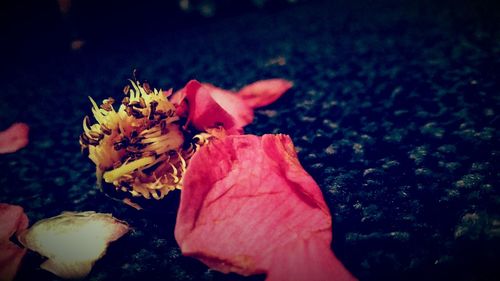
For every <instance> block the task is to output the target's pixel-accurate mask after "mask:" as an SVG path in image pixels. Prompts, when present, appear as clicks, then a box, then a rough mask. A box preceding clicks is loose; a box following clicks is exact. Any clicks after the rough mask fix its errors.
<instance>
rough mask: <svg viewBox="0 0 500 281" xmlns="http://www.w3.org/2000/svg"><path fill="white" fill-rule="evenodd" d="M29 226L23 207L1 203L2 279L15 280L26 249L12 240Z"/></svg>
mask: <svg viewBox="0 0 500 281" xmlns="http://www.w3.org/2000/svg"><path fill="white" fill-rule="evenodd" d="M27 227H28V217H27V216H26V215H25V214H24V211H23V208H21V207H19V206H15V205H9V204H4V203H0V281H9V280H13V279H14V277H15V275H16V273H17V271H18V269H19V266H20V265H21V260H22V258H23V257H24V254H26V249H21V248H20V247H18V246H17V245H16V244H14V243H12V242H11V241H10V237H11V236H12V235H14V234H15V233H17V232H19V231H22V230H24V229H26V228H27Z"/></svg>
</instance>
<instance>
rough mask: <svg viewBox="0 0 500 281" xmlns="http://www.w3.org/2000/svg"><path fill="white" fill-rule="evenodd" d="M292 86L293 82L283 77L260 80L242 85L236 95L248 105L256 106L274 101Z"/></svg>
mask: <svg viewBox="0 0 500 281" xmlns="http://www.w3.org/2000/svg"><path fill="white" fill-rule="evenodd" d="M292 87H293V83H292V82H290V81H288V80H285V79H268V80H260V81H257V82H254V83H252V84H249V85H247V86H245V87H243V88H242V89H241V90H240V91H239V92H238V97H240V98H242V99H243V100H244V101H245V103H246V104H247V105H248V106H249V107H251V108H258V107H262V106H266V105H269V104H271V103H273V102H275V101H276V100H277V99H279V98H280V97H281V96H282V95H283V94H284V93H285V92H286V91H288V90H289V89H290V88H292Z"/></svg>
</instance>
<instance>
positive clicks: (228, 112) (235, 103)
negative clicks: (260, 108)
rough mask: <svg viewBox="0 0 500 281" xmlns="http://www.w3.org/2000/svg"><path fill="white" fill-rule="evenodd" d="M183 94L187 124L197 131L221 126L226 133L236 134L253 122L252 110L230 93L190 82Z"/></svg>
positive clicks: (194, 81)
mask: <svg viewBox="0 0 500 281" xmlns="http://www.w3.org/2000/svg"><path fill="white" fill-rule="evenodd" d="M185 92H186V99H187V101H188V108H189V116H188V123H189V122H190V123H191V124H192V125H193V126H194V127H195V128H196V129H198V130H201V131H204V130H206V129H208V128H215V127H220V126H221V127H223V128H224V129H225V130H226V131H227V132H230V133H235V134H236V133H239V132H241V131H242V129H243V127H244V126H246V125H248V124H249V123H251V122H252V120H253V110H252V109H251V108H250V107H248V106H247V105H246V104H245V103H244V102H243V100H242V99H241V98H239V97H238V96H236V95H235V94H233V93H232V92H230V91H226V90H224V89H221V88H217V87H215V86H213V85H210V84H201V83H200V82H198V81H196V80H191V81H190V82H189V83H188V84H187V85H186V87H185ZM179 95H182V94H179Z"/></svg>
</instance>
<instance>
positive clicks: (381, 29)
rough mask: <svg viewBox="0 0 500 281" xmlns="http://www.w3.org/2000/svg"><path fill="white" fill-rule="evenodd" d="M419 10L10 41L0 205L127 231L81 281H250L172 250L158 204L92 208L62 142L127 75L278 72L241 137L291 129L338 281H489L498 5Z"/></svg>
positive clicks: (91, 190)
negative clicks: (17, 134) (12, 143)
mask: <svg viewBox="0 0 500 281" xmlns="http://www.w3.org/2000/svg"><path fill="white" fill-rule="evenodd" d="M424 3H425V2H423V3H420V4H418V3H413V4H408V3H407V4H404V5H403V4H401V3H399V4H395V3H392V4H390V3H387V4H380V3H377V2H366V3H364V4H362V5H354V4H349V5H348V6H346V5H347V3H342V2H339V3H337V4H324V3H304V4H300V5H298V6H296V7H288V8H284V9H282V10H271V11H261V12H259V11H253V12H251V13H248V14H245V15H240V16H226V17H222V18H219V19H216V20H211V21H207V22H206V23H204V24H200V23H198V24H193V25H191V26H190V27H182V26H181V27H176V28H175V29H173V28H168V27H165V28H163V27H162V28H155V29H152V28H149V27H147V26H146V25H145V28H144V29H145V31H144V33H140V34H138V35H129V36H125V37H121V38H120V40H115V39H116V38H114V39H113V38H112V36H110V38H111V39H110V40H109V41H106V42H101V43H97V42H88V43H89V44H88V45H87V46H86V48H84V49H83V50H82V51H81V52H76V53H69V52H67V53H65V52H62V53H60V54H57V55H56V54H53V53H50V52H46V50H45V51H44V53H43V54H45V55H44V56H32V57H33V59H34V61H30V60H32V57H30V56H29V53H30V48H33V50H32V51H33V53H35V54H37V44H38V43H37V42H36V41H34V42H31V44H27V45H26V44H25V45H24V46H25V48H26V49H27V51H26V53H25V54H26V56H25V57H22V58H18V57H15V58H11V60H10V61H16V62H17V63H16V64H8V65H7V66H8V68H9V69H8V70H9V71H8V73H6V74H3V75H2V80H4V81H3V83H2V90H1V97H2V103H1V104H0V127H1V128H6V127H7V126H8V125H9V124H10V123H12V122H14V121H24V122H27V123H28V124H29V125H30V127H31V135H30V144H29V146H28V147H26V148H25V149H23V150H21V151H19V152H17V153H14V154H9V155H0V169H1V171H2V176H1V177H0V187H1V189H0V201H3V202H8V203H13V204H19V205H21V206H23V207H24V208H25V210H26V212H27V214H28V216H29V218H30V220H31V222H35V221H37V220H39V219H42V218H46V217H50V216H54V215H57V214H59V213H60V212H62V211H65V210H69V211H85V210H95V211H100V212H111V213H113V215H115V216H116V217H118V218H120V219H123V220H126V221H127V222H129V223H130V225H131V226H132V227H133V228H134V231H133V232H132V233H131V234H129V235H127V236H126V237H124V238H122V239H120V240H119V241H117V242H115V243H113V244H112V245H111V247H110V248H109V250H108V253H107V254H106V256H104V258H103V259H102V260H100V261H98V262H97V264H96V265H95V267H94V269H93V271H92V273H91V275H90V276H89V277H88V279H89V280H137V279H144V280H262V279H263V278H262V276H260V277H255V278H242V277H238V276H236V275H223V274H220V273H217V272H213V271H209V270H208V269H207V268H206V267H205V266H204V265H202V264H201V263H198V262H197V261H195V260H193V259H189V258H184V257H182V256H181V253H180V251H179V249H178V247H177V245H176V243H175V240H174V238H173V228H174V223H175V211H176V205H175V204H176V200H175V198H170V199H168V200H167V201H166V204H170V205H169V206H166V207H165V208H164V210H163V211H162V212H154V211H144V212H137V211H135V210H133V209H131V208H129V207H127V206H124V205H122V204H119V203H117V202H115V201H112V200H110V199H107V198H106V197H104V196H103V195H102V194H101V193H100V192H99V191H98V190H96V188H95V187H94V175H93V169H94V168H93V165H92V164H91V162H90V160H88V159H87V158H86V156H84V155H81V154H80V148H79V145H78V136H79V134H80V133H81V130H82V129H81V121H82V118H83V116H85V115H87V114H89V113H90V103H89V102H88V99H87V96H89V95H90V96H92V97H94V98H95V99H102V98H106V97H108V96H114V97H119V96H120V95H121V89H122V88H123V86H124V85H125V84H126V83H127V81H126V79H128V78H130V77H131V72H132V69H133V68H138V69H139V71H140V78H141V79H143V80H148V81H149V82H150V84H151V85H154V86H156V87H163V88H167V87H174V88H179V87H182V86H183V85H184V83H185V82H187V81H188V80H189V79H191V78H197V79H199V80H201V81H207V82H211V83H214V84H216V85H219V86H221V87H226V88H238V87H241V86H243V85H245V84H247V83H249V82H252V81H255V80H258V79H263V78H270V77H283V78H287V79H290V80H293V81H294V83H295V87H294V88H293V89H292V90H291V91H290V92H288V93H287V94H286V96H284V97H283V98H282V99H280V100H279V101H278V102H276V103H275V104H273V105H271V106H269V107H267V108H264V109H261V110H258V111H257V113H256V119H255V122H254V123H253V124H252V125H251V126H249V127H248V128H247V132H248V133H252V134H258V135H260V134H264V133H285V134H289V135H291V136H292V138H293V140H294V142H295V144H296V146H297V149H298V151H299V157H300V159H301V161H302V163H303V165H304V167H305V168H306V170H308V171H309V172H310V173H311V174H312V175H313V177H314V178H315V179H316V180H317V182H318V183H319V185H320V187H321V189H322V191H323V193H324V196H325V199H326V201H327V203H328V205H329V206H330V208H331V211H332V214H333V216H334V244H333V248H334V250H335V252H336V253H337V255H338V257H339V258H340V259H341V260H342V261H343V262H344V264H345V265H346V267H347V268H348V269H349V270H351V271H352V273H353V274H354V275H356V276H357V277H358V278H360V279H361V280H500V267H498V264H499V262H500V190H499V188H500V186H499V182H500V174H499V164H498V163H499V161H500V145H499V141H498V140H499V133H498V131H497V129H498V127H499V124H500V119H499V117H498V116H499V111H500V106H499V103H500V92H499V91H500V80H499V74H500V68H499V67H500V33H499V30H500V29H499V28H498V27H499V26H498V12H497V11H498V10H496V9H495V8H494V7H493V6H491V5H489V4H488V3H472V1H471V3H468V2H460V3H456V2H453V3H448V4H445V3H441V4H432V5H431V4H430V3H428V4H424ZM96 38H97V37H96ZM35 39H36V38H35ZM38 39H39V38H38ZM25 40H27V41H29V38H28V39H26V38H25ZM24 42H26V41H24ZM39 43H40V45H41V46H47V44H45V45H44V44H43V42H39ZM7 55H9V54H7ZM278 57H282V58H284V59H285V60H286V64H285V65H279V64H276V63H273V60H275V59H276V58H278ZM4 66H5V65H4ZM171 196H173V197H176V196H178V194H173V195H171ZM40 261H41V258H40V257H39V256H38V255H37V254H34V253H29V254H28V255H27V256H26V258H25V263H24V265H23V267H22V269H21V271H20V273H19V275H18V279H19V280H34V279H33V278H35V277H34V276H36V279H37V280H56V279H57V278H56V277H55V276H53V275H52V274H50V273H48V272H45V271H43V270H41V269H39V268H38V264H39V263H40Z"/></svg>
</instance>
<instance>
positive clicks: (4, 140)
mask: <svg viewBox="0 0 500 281" xmlns="http://www.w3.org/2000/svg"><path fill="white" fill-rule="evenodd" d="M28 132H29V127H28V125H26V124H24V123H14V124H12V125H11V126H10V127H9V128H8V129H6V130H5V131H2V132H0V153H12V152H16V151H18V150H19V149H21V148H23V147H25V146H26V145H27V144H28Z"/></svg>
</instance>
